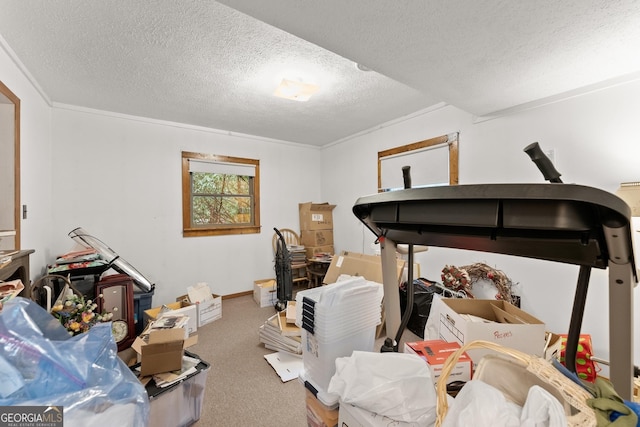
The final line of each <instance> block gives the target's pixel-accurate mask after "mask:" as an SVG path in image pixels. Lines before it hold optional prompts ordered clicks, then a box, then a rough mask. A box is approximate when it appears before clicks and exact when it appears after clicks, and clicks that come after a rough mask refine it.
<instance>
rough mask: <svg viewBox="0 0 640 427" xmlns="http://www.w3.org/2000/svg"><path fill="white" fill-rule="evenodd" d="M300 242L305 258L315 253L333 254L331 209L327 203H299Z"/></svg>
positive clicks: (331, 206) (332, 207)
mask: <svg viewBox="0 0 640 427" xmlns="http://www.w3.org/2000/svg"><path fill="white" fill-rule="evenodd" d="M298 207H299V212H300V240H301V244H302V245H303V246H304V247H305V250H306V254H307V258H313V257H314V255H315V254H317V253H330V254H333V253H334V249H333V209H334V208H335V207H336V206H335V205H330V204H328V203H312V202H307V203H300V204H299V205H298Z"/></svg>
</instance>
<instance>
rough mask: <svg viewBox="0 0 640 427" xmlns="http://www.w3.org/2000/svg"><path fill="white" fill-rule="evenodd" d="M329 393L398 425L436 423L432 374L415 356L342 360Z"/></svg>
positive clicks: (359, 354) (362, 354) (358, 355)
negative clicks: (399, 422)
mask: <svg viewBox="0 0 640 427" xmlns="http://www.w3.org/2000/svg"><path fill="white" fill-rule="evenodd" d="M327 391H328V392H329V393H332V394H337V395H339V396H340V400H341V401H342V402H344V403H350V404H352V405H354V406H357V407H359V408H362V409H366V410H368V411H370V412H374V413H376V414H379V415H383V416H386V417H388V418H391V419H393V420H396V421H402V422H407V423H416V425H420V426H430V425H433V423H434V422H435V419H436V392H435V388H434V386H433V379H432V378H431V372H430V371H429V367H428V366H427V364H426V363H425V361H424V360H423V359H421V358H420V357H416V356H415V355H413V354H403V353H372V352H366V351H354V352H353V354H352V355H351V356H350V357H339V358H337V359H336V373H335V374H334V376H333V377H332V378H331V382H330V383H329V387H328V390H327Z"/></svg>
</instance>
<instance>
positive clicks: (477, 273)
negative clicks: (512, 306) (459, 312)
mask: <svg viewBox="0 0 640 427" xmlns="http://www.w3.org/2000/svg"><path fill="white" fill-rule="evenodd" d="M441 277H442V284H443V285H445V286H446V287H447V288H449V289H453V290H454V291H458V292H464V293H465V294H466V295H467V296H468V297H469V298H473V293H472V292H471V287H472V286H473V284H474V283H476V282H477V281H479V280H489V281H491V282H493V284H494V285H495V287H496V289H497V290H498V293H497V294H496V299H497V300H504V301H507V302H510V303H513V302H514V301H513V296H512V295H511V288H512V286H513V282H512V281H511V279H509V277H507V275H506V274H505V273H504V272H502V271H500V270H496V269H495V268H493V267H490V266H488V265H487V264H484V263H480V262H478V263H475V264H471V265H464V266H462V267H456V266H454V265H445V267H444V268H443V269H442V274H441Z"/></svg>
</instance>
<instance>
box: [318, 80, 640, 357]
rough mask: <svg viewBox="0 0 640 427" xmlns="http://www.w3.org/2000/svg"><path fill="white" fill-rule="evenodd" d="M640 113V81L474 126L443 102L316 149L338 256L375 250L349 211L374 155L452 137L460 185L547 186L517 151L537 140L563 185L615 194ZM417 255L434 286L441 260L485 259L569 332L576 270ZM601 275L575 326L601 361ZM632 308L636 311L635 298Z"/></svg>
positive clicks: (604, 330) (371, 172) (367, 180)
mask: <svg viewBox="0 0 640 427" xmlns="http://www.w3.org/2000/svg"><path fill="white" fill-rule="evenodd" d="M638 111H640V82H634V83H628V84H626V85H620V86H617V87H613V88H609V89H606V90H601V91H598V92H594V93H591V94H587V95H583V96H581V97H575V98H572V99H568V100H565V101H563V102H557V103H554V104H551V105H547V106H544V107H540V108H537V109H533V110H529V111H526V112H522V113H518V114H513V115H509V116H505V117H500V118H496V119H493V120H489V121H483V122H478V123H474V117H473V116H471V115H469V114H467V113H465V112H463V111H460V110H458V109H456V108H454V107H450V106H447V107H444V108H441V109H438V110H436V111H432V112H428V113H425V114H423V115H415V116H414V117H410V118H407V119H406V120H404V121H397V122H395V123H390V124H386V125H383V126H381V128H380V129H377V130H375V131H372V132H370V133H366V134H363V135H360V136H358V137H354V138H352V139H349V140H346V141H343V142H341V143H337V144H334V145H333V146H331V147H327V148H326V149H325V150H323V156H324V159H325V162H324V164H323V170H322V198H323V200H326V201H328V202H331V203H336V204H337V205H338V207H336V209H335V211H334V231H335V247H336V251H340V250H351V251H358V252H365V253H373V248H372V243H373V241H374V236H373V234H372V233H371V232H370V231H368V230H365V229H364V227H363V226H362V225H361V224H360V223H359V221H358V220H357V219H356V218H355V216H354V215H353V213H351V208H352V207H353V205H354V203H355V202H356V200H357V199H358V197H360V196H363V195H367V194H372V193H375V191H376V184H377V152H378V151H381V150H384V149H388V148H391V147H395V146H399V145H404V144H408V143H411V142H416V141H420V140H424V139H428V138H431V137H435V136H438V135H442V134H448V133H451V132H456V131H459V132H460V146H459V148H460V184H476V183H498V182H544V178H543V177H542V174H541V173H540V172H539V171H538V169H537V168H536V166H535V164H534V163H533V162H531V160H530V159H529V157H528V156H527V155H526V154H525V153H524V152H523V148H524V147H526V146H527V145H528V144H530V143H532V142H535V141H537V142H539V143H540V145H541V146H542V148H543V149H554V150H555V158H556V168H557V169H558V171H559V172H560V173H561V174H562V179H563V181H564V182H572V183H577V184H582V185H589V186H593V187H597V188H601V189H604V190H607V191H611V192H614V191H615V190H616V189H617V187H618V184H619V183H620V182H625V181H636V180H640V169H638V161H639V159H640V144H639V142H640V141H639V140H640V120H638V119H637V118H638ZM398 173H401V171H398ZM638 237H640V236H638ZM637 257H638V258H640V254H638V255H637ZM416 258H417V260H418V261H420V263H421V267H422V275H423V276H424V277H427V278H431V279H435V280H440V272H441V270H442V268H443V267H444V266H445V265H447V264H453V265H457V266H462V265H467V264H471V263H474V262H486V263H488V264H489V265H492V266H494V267H495V268H498V269H500V270H503V271H504V272H505V273H507V275H508V276H509V277H510V278H511V279H512V280H513V281H515V282H517V283H518V286H519V288H520V294H521V295H522V297H523V301H522V304H523V308H524V309H525V310H526V311H528V312H530V313H532V314H533V315H535V316H537V317H539V318H540V319H542V320H543V321H544V322H546V323H547V325H548V327H549V329H550V330H552V331H554V332H556V333H566V330H567V329H568V327H569V318H570V311H571V306H572V304H573V292H574V288H575V283H576V281H577V277H578V267H577V266H569V265H564V264H557V263H551V262H545V261H537V260H529V259H524V258H517V257H510V256H502V255H495V254H485V253H478V252H471V251H463V250H454V249H443V248H431V249H430V250H429V251H428V252H425V253H422V254H417V255H416ZM607 277H608V276H607V273H606V271H603V270H595V269H594V271H593V272H592V274H591V281H590V288H589V294H588V301H587V307H586V310H585V317H584V321H583V328H582V331H583V333H590V334H591V335H592V338H593V340H594V347H595V350H594V351H595V354H596V355H597V356H599V357H602V358H604V359H607V358H608V356H609V352H608V280H607ZM635 292H636V293H637V292H639V291H638V290H637V289H636V291H635ZM635 311H636V313H640V303H639V302H638V299H637V298H636V302H635ZM634 340H635V355H636V356H635V363H636V364H640V338H639V335H638V333H637V331H636V333H635V334H634Z"/></svg>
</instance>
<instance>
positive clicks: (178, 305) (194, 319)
mask: <svg viewBox="0 0 640 427" xmlns="http://www.w3.org/2000/svg"><path fill="white" fill-rule="evenodd" d="M165 305H166V306H167V307H169V308H170V309H171V310H170V311H168V312H167V313H170V314H183V315H185V316H187V317H189V323H188V325H187V334H189V335H191V334H195V333H196V332H197V331H198V312H197V311H196V307H195V306H193V305H191V304H189V303H188V302H186V301H176V302H171V303H169V304H165ZM161 310H162V306H161V307H154V308H150V309H149V310H145V311H144V318H145V325H146V324H148V323H149V322H150V321H153V320H157V319H158V318H159V317H162V315H164V314H165V313H163V314H162V315H161V314H160V311H161Z"/></svg>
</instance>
